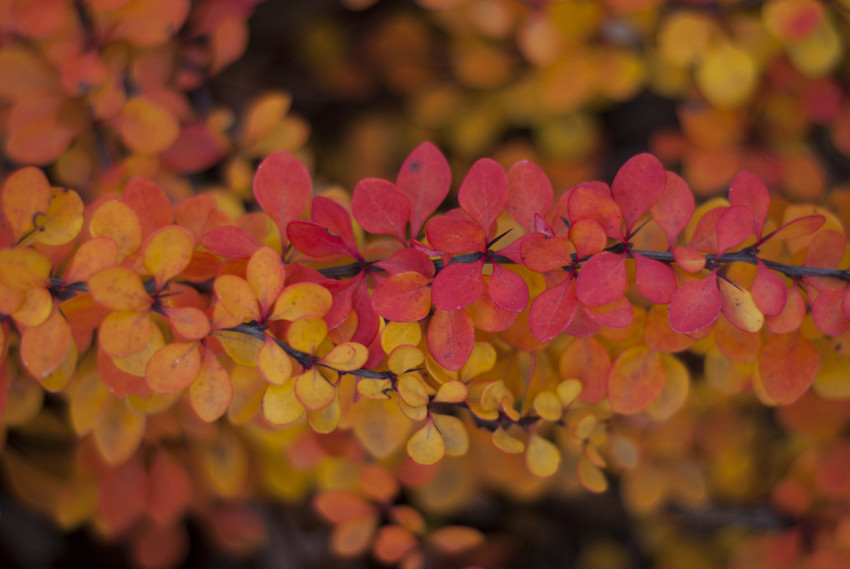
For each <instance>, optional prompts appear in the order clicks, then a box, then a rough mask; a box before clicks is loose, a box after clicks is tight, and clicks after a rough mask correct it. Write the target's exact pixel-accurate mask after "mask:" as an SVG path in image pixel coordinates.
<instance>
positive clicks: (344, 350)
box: [319, 342, 369, 371]
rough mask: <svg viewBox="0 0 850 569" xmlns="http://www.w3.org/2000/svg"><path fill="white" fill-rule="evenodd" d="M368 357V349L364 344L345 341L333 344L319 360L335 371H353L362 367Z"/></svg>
mask: <svg viewBox="0 0 850 569" xmlns="http://www.w3.org/2000/svg"><path fill="white" fill-rule="evenodd" d="M368 358H369V350H368V349H367V348H366V346H364V345H362V344H358V343H357V342H346V343H344V344H340V345H338V346H335V347H334V348H333V349H332V350H331V351H330V352H328V354H327V355H325V356H324V357H322V358H321V359H320V360H319V361H321V362H322V363H324V364H326V365H329V366H331V367H332V368H334V369H335V370H337V371H354V370H356V369H360V368H361V367H363V364H365V363H366V360H367V359H368Z"/></svg>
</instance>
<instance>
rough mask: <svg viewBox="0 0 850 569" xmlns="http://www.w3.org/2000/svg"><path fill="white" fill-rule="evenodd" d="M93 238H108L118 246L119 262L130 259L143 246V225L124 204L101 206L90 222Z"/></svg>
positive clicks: (111, 202) (114, 203)
mask: <svg viewBox="0 0 850 569" xmlns="http://www.w3.org/2000/svg"><path fill="white" fill-rule="evenodd" d="M89 233H91V235H92V237H108V238H110V239H112V240H113V241H115V243H116V244H117V245H118V260H119V261H122V260H124V259H125V258H126V257H129V256H130V255H132V254H133V253H135V252H136V250H137V249H138V248H139V245H141V244H142V224H141V222H140V221H139V216H138V215H137V214H136V212H135V211H133V210H132V209H131V208H130V206H128V205H127V204H125V203H124V202H119V201H108V202H106V203H104V204H101V206H100V207H98V208H97V209H96V210H95V211H94V214H93V215H92V218H91V221H90V222H89Z"/></svg>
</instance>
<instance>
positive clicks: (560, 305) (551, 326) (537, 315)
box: [528, 279, 578, 342]
mask: <svg viewBox="0 0 850 569" xmlns="http://www.w3.org/2000/svg"><path fill="white" fill-rule="evenodd" d="M573 282H574V281H573V279H566V280H564V282H562V283H561V284H559V285H558V286H555V287H552V288H550V289H549V290H547V291H546V292H543V293H541V294H540V295H538V296H537V298H535V299H534V301H533V302H532V303H531V309H530V312H529V315H528V325H529V328H531V333H532V334H534V337H535V338H537V339H538V340H540V341H541V342H548V341H549V340H551V339H552V338H554V337H555V336H557V335H558V334H560V333H561V332H562V331H563V330H564V328H566V327H567V325H568V324H569V323H570V321H571V320H572V319H573V316H575V314H576V309H577V308H578V298H576V292H575V287H574V286H573Z"/></svg>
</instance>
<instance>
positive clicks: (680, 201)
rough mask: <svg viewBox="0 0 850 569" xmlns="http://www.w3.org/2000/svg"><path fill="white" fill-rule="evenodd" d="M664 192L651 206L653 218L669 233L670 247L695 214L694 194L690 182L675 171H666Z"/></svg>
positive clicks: (668, 241)
mask: <svg viewBox="0 0 850 569" xmlns="http://www.w3.org/2000/svg"><path fill="white" fill-rule="evenodd" d="M666 177H667V182H666V184H665V186H664V192H663V193H662V194H661V197H659V198H658V201H657V202H655V203H654V204H653V205H652V207H651V208H650V210H649V211H650V214H651V215H652V218H653V219H654V220H655V222H656V223H658V225H659V226H661V229H662V230H663V231H664V233H665V234H666V235H667V243H668V246H669V247H671V248H672V247H673V245H675V244H676V237H678V236H679V233H681V232H682V230H683V229H684V228H685V227H686V226H687V225H688V222H689V221H690V220H691V217H693V215H694V194H693V192H692V191H691V188H689V187H688V184H687V183H686V182H685V181H684V180H683V179H682V178H681V177H679V176H678V175H676V174H674V173H673V172H667V173H666Z"/></svg>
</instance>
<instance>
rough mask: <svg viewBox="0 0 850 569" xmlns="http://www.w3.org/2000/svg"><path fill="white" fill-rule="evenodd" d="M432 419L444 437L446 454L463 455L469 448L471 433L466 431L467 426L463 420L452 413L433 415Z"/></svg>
mask: <svg viewBox="0 0 850 569" xmlns="http://www.w3.org/2000/svg"><path fill="white" fill-rule="evenodd" d="M431 420H433V421H434V425H435V426H436V427H437V430H438V431H440V435H441V436H442V437H443V444H444V445H445V447H446V454H447V455H449V456H463V455H464V454H466V451H467V450H469V433H467V432H466V427H465V426H464V424H463V421H461V420H460V419H458V418H457V417H454V416H452V415H436V414H435V415H432V416H431Z"/></svg>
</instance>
